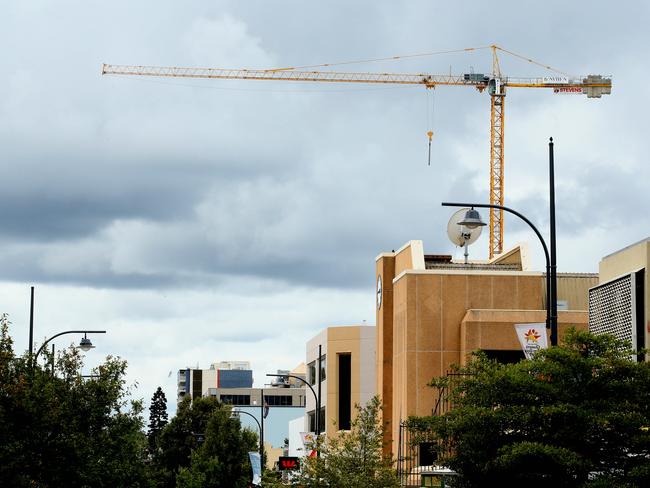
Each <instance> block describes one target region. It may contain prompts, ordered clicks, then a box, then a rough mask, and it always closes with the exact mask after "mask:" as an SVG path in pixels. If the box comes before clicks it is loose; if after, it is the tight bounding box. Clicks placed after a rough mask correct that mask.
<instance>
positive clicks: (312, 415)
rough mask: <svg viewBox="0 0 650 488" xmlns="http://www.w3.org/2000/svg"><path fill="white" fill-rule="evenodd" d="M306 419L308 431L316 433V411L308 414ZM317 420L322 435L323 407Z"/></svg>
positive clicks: (323, 428)
mask: <svg viewBox="0 0 650 488" xmlns="http://www.w3.org/2000/svg"><path fill="white" fill-rule="evenodd" d="M307 417H308V418H309V431H310V432H316V411H315V410H313V411H311V412H308V413H307ZM318 420H319V422H318V423H319V424H320V432H321V434H323V433H324V432H325V407H321V409H320V418H319V419H318Z"/></svg>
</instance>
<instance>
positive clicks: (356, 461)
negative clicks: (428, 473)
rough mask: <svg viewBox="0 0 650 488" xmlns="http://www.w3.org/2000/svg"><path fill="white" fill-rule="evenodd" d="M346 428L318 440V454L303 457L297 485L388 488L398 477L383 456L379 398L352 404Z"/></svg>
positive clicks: (396, 485)
mask: <svg viewBox="0 0 650 488" xmlns="http://www.w3.org/2000/svg"><path fill="white" fill-rule="evenodd" d="M355 407H356V411H357V412H356V413H357V414H356V417H355V419H354V420H353V421H352V425H351V427H352V428H351V430H350V431H349V432H343V431H342V432H339V433H337V434H336V435H334V436H331V437H328V438H327V439H326V440H325V441H324V442H320V441H319V444H318V449H319V450H320V457H311V458H306V459H304V463H303V468H302V473H301V475H300V476H299V477H298V478H296V479H295V481H294V482H295V483H296V484H297V485H299V486H304V487H309V488H324V487H336V488H392V487H398V486H399V481H398V479H397V475H396V473H395V470H394V469H393V463H392V461H391V460H390V459H387V458H385V457H384V455H383V452H382V446H383V429H382V424H381V420H380V418H381V415H380V414H381V402H380V400H379V398H378V397H374V398H373V399H371V400H370V401H369V402H368V403H367V404H366V405H365V406H363V407H360V406H359V405H356V406H355Z"/></svg>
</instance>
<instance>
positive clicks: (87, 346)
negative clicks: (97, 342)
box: [79, 334, 95, 352]
mask: <svg viewBox="0 0 650 488" xmlns="http://www.w3.org/2000/svg"><path fill="white" fill-rule="evenodd" d="M94 347H95V346H93V343H92V342H91V341H90V339H88V336H87V334H84V337H83V339H81V342H79V349H81V350H82V351H84V352H86V351H90V350H91V349H93V348H94Z"/></svg>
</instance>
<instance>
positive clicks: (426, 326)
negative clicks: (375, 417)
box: [376, 241, 598, 455]
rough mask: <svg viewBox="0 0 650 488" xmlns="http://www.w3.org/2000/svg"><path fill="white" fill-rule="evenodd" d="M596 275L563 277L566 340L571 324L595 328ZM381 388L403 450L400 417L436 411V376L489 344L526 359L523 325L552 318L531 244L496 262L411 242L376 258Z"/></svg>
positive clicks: (391, 435)
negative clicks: (456, 256) (591, 296)
mask: <svg viewBox="0 0 650 488" xmlns="http://www.w3.org/2000/svg"><path fill="white" fill-rule="evenodd" d="M597 282H598V278H597V275H595V274H559V275H558V294H557V295H558V304H559V306H558V308H559V309H560V311H559V312H558V316H559V317H558V325H559V326H558V329H559V337H560V340H561V338H562V335H563V333H564V331H566V329H567V328H568V327H569V326H576V327H579V328H586V327H587V320H588V315H587V308H588V303H587V297H588V290H589V288H591V287H593V286H595V285H597ZM376 283H377V333H376V338H377V346H376V353H377V392H378V393H379V394H380V395H381V397H382V400H383V403H384V420H385V421H386V425H387V430H386V440H387V447H389V448H392V452H393V455H395V454H396V453H397V443H398V437H399V425H400V422H401V421H403V420H405V419H407V418H408V417H409V416H410V415H431V413H432V410H433V408H434V401H435V398H434V391H433V390H432V389H431V388H430V387H428V386H427V383H429V381H431V379H432V378H434V377H438V376H442V375H445V374H446V372H447V371H448V370H449V369H450V367H451V365H452V364H461V365H462V364H464V363H465V361H466V358H467V355H468V354H469V353H470V352H472V351H474V350H476V349H482V350H484V351H486V353H487V354H488V355H489V356H492V357H494V358H496V359H498V360H502V361H516V360H518V359H519V358H520V357H523V353H522V352H521V347H520V345H519V342H518V339H517V336H516V334H515V328H514V325H515V324H518V323H543V322H544V321H545V319H546V310H545V308H546V302H545V300H546V299H545V295H546V291H545V275H544V273H542V272H539V271H531V270H530V264H529V262H528V257H527V251H526V247H525V246H522V245H520V246H516V247H515V248H513V249H511V250H509V251H506V252H504V253H502V254H501V255H499V256H497V257H496V258H494V259H492V260H490V261H482V262H476V261H474V262H469V263H468V264H465V263H459V262H455V261H453V260H452V258H451V256H445V255H425V253H424V249H423V244H422V241H410V242H408V243H407V244H405V245H404V246H403V247H402V248H401V249H399V250H398V251H396V252H390V253H383V254H381V255H379V256H378V257H377V259H376Z"/></svg>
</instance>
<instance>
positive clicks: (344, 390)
mask: <svg viewBox="0 0 650 488" xmlns="http://www.w3.org/2000/svg"><path fill="white" fill-rule="evenodd" d="M338 362H339V385H338V386H339V419H338V427H339V430H350V424H351V420H352V356H350V354H339V355H338Z"/></svg>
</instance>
